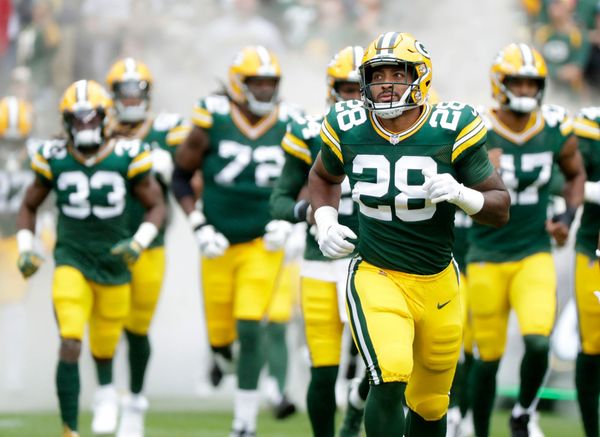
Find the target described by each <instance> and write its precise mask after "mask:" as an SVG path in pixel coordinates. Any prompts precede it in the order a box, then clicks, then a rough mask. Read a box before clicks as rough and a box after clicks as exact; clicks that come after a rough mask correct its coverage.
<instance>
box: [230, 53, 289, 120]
mask: <svg viewBox="0 0 600 437" xmlns="http://www.w3.org/2000/svg"><path fill="white" fill-rule="evenodd" d="M228 76H229V80H228V83H227V93H228V94H229V97H230V98H231V99H232V100H233V101H234V102H236V103H238V104H247V105H248V108H249V109H250V111H251V112H252V113H254V114H256V115H258V116H263V115H267V114H268V113H270V112H271V111H273V109H275V106H276V105H277V98H278V89H279V80H280V79H281V67H280V66H279V60H278V59H277V57H276V56H275V55H274V54H273V53H272V52H271V51H269V50H267V49H266V48H265V47H263V46H249V47H245V48H243V49H242V50H241V51H240V52H239V53H238V54H237V55H236V56H235V58H234V60H233V62H232V64H231V66H230V67H229V75H228ZM253 77H256V78H269V79H275V80H276V86H275V92H274V93H273V95H272V96H271V98H270V99H269V100H268V101H263V100H259V99H257V98H256V96H254V95H253V94H252V93H251V92H250V90H249V89H248V86H247V84H246V81H247V80H248V79H249V78H253Z"/></svg>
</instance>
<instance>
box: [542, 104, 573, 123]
mask: <svg viewBox="0 0 600 437" xmlns="http://www.w3.org/2000/svg"><path fill="white" fill-rule="evenodd" d="M541 111H542V116H543V117H544V121H545V122H546V124H547V125H548V126H550V127H557V126H559V125H560V124H562V123H564V122H565V121H566V119H567V110H566V109H565V108H563V107H562V106H558V105H542V108H541Z"/></svg>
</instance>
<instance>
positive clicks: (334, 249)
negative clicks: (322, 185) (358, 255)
mask: <svg viewBox="0 0 600 437" xmlns="http://www.w3.org/2000/svg"><path fill="white" fill-rule="evenodd" d="M337 217H338V212H337V210H336V209H335V208H333V207H331V206H322V207H320V208H319V209H317V210H316V211H315V221H316V223H317V242H318V243H319V249H321V252H322V253H323V255H325V256H326V257H328V258H343V257H345V256H348V255H350V254H351V253H352V252H354V248H355V245H354V244H352V243H350V242H349V241H347V240H346V238H352V239H356V238H358V237H357V236H356V234H355V233H354V232H352V229H350V228H349V227H347V226H343V225H340V224H339V223H338V220H337Z"/></svg>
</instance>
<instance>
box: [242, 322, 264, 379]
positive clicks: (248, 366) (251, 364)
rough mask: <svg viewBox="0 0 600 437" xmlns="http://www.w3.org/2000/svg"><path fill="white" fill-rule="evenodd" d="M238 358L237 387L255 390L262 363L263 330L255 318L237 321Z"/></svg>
mask: <svg viewBox="0 0 600 437" xmlns="http://www.w3.org/2000/svg"><path fill="white" fill-rule="evenodd" d="M237 331H238V338H239V342H240V358H239V361H238V363H237V377H238V388H240V389H242V390H256V388H257V387H258V377H259V375H260V370H261V369H262V366H263V364H264V361H265V359H264V347H263V335H264V331H263V328H262V326H261V325H260V322H258V321H255V320H238V321H237Z"/></svg>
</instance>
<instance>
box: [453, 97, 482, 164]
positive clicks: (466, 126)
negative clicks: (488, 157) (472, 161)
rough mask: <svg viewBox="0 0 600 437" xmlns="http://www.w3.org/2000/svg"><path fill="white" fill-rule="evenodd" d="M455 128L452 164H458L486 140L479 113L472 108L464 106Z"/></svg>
mask: <svg viewBox="0 0 600 437" xmlns="http://www.w3.org/2000/svg"><path fill="white" fill-rule="evenodd" d="M461 112H462V114H461V117H460V121H459V126H458V127H457V129H456V130H457V132H458V135H456V137H455V138H454V143H453V144H452V163H453V164H454V163H458V162H459V161H460V160H461V159H464V158H466V157H467V156H469V155H470V154H472V153H474V152H475V151H476V150H477V149H480V148H481V147H482V146H483V145H484V144H485V141H486V139H487V129H486V127H485V123H484V121H483V120H482V118H481V117H480V116H479V113H478V112H477V111H476V110H475V108H473V107H472V106H469V105H466V106H465V107H464V108H463V109H462V110H461Z"/></svg>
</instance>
